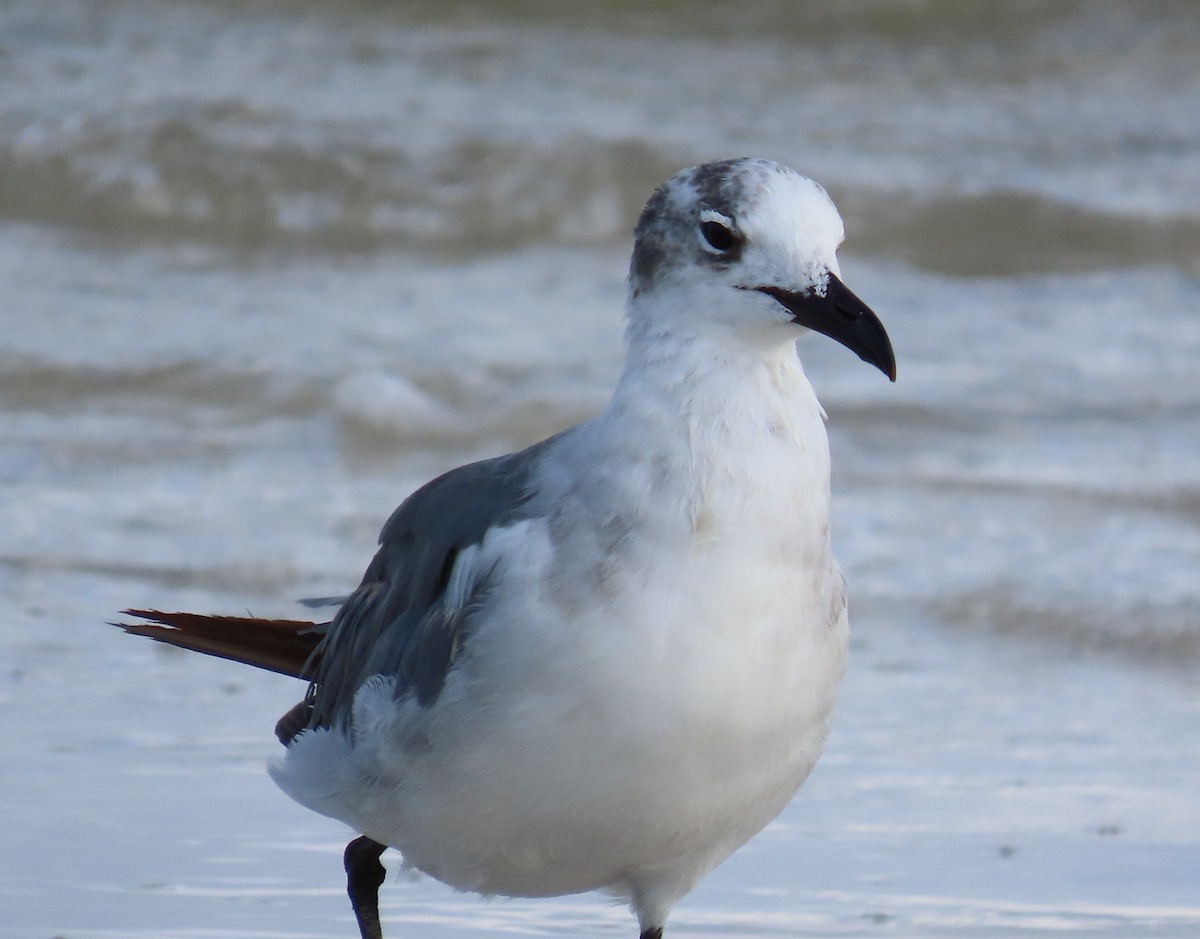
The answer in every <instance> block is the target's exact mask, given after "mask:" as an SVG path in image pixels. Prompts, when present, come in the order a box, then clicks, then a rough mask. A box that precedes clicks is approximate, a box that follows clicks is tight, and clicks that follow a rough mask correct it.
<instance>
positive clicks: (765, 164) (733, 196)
mask: <svg viewBox="0 0 1200 939" xmlns="http://www.w3.org/2000/svg"><path fill="white" fill-rule="evenodd" d="M781 172H790V171H789V170H786V169H785V168H784V167H781V166H780V165H779V164H777V163H772V162H771V161H769V160H760V159H750V158H745V157H743V158H740V159H736V160H720V161H718V162H715V163H704V164H701V165H700V166H692V167H688V168H687V169H685V170H680V171H679V172H678V173H676V174H675V175H674V176H672V177H671V178H670V179H668V180H667V181H666V182H665V183H663V184H662V185H661V186H659V187H658V189H657V190H655V192H654V195H652V196H651V197H650V200H649V201H648V202H647V203H646V207H645V208H644V209H642V214H641V217H640V218H639V219H638V223H637V228H636V229H635V230H634V245H633V259H632V261H631V263H630V268H629V278H630V281H631V283H632V284H633V289H634V291H635V292H637V291H640V290H643V289H646V288H648V287H651V286H652V285H653V284H654V283H655V281H656V280H657V279H658V277H659V276H660V274H661V273H662V272H663V271H664V270H666V269H667V268H668V267H669V266H670V264H671V263H672V261H681V260H684V259H689V260H692V261H695V262H697V263H704V264H708V265H710V266H715V267H727V266H728V265H729V264H732V263H734V262H735V261H737V259H738V254H739V252H737V251H732V252H729V253H727V254H726V255H725V256H723V257H714V256H713V255H711V254H708V253H707V252H705V251H704V249H703V248H701V247H700V243H699V241H698V240H697V226H698V224H699V220H700V212H701V211H702V210H704V209H712V210H713V211H716V212H720V213H721V214H722V215H724V216H726V217H727V218H730V219H732V220H733V222H734V224H735V225H736V223H737V219H738V216H739V215H740V214H742V213H744V212H745V210H746V209H747V208H748V207H749V206H750V205H751V204H752V203H753V201H754V200H755V198H756V197H757V193H758V191H759V190H760V189H761V186H762V181H763V179H764V178H765V177H766V176H767V175H770V174H773V173H781Z"/></svg>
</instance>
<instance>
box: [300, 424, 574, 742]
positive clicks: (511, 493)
mask: <svg viewBox="0 0 1200 939" xmlns="http://www.w3.org/2000/svg"><path fill="white" fill-rule="evenodd" d="M554 439H555V438H553V437H552V438H550V439H549V440H544V441H542V442H541V443H539V444H536V445H534V446H533V447H530V448H529V449H527V450H522V451H521V452H519V453H510V454H508V455H507V456H502V457H496V458H495V459H491V460H484V461H482V462H479V463H471V464H468V465H467V466H460V467H459V468H458V469H454V470H451V471H450V472H448V473H446V474H445V475H443V476H439V477H437V478H436V479H434V480H432V481H431V482H429V483H426V484H425V485H424V486H422V487H421V488H420V489H418V490H417V491H416V492H414V493H413V494H412V495H411V496H409V497H408V498H407V499H405V500H404V502H403V503H401V505H400V507H399V508H397V509H396V511H395V512H393V513H392V516H391V518H389V519H388V521H387V523H386V524H385V525H384V526H383V531H382V532H381V533H380V536H379V550H378V551H377V552H376V554H375V557H374V559H373V560H372V561H371V564H370V566H369V567H368V568H367V572H366V574H365V575H364V576H363V579H362V583H361V584H359V586H358V589H356V590H355V591H354V593H352V594H351V595H350V596H349V597H347V598H346V600H345V602H344V603H343V604H342V606H341V607H340V609H339V610H338V612H337V614H336V615H335V616H334V618H333V622H332V623H331V624H330V625H329V631H328V632H327V633H326V635H325V638H324V640H323V641H322V642H321V644H320V646H318V648H317V650H316V652H315V653H314V659H315V662H316V664H315V669H314V671H313V682H312V684H311V685H310V687H309V693H308V698H307V703H308V704H309V705H311V708H312V713H311V716H310V718H309V722H308V726H310V727H328V726H334V725H341V726H346V725H348V722H349V717H350V708H351V705H352V704H353V701H354V694H355V692H356V691H358V689H359V688H361V687H362V685H363V683H364V682H366V681H367V680H368V679H370V678H371V677H372V676H374V675H385V676H387V677H389V678H394V679H395V681H396V692H395V693H396V696H397V697H404V696H407V695H415V696H416V699H417V701H418V702H419V703H420V704H421V705H422V706H426V707H427V706H429V705H430V704H432V703H433V702H434V701H436V700H437V698H438V695H439V694H440V693H441V690H442V686H443V685H444V684H445V681H446V674H447V673H448V672H449V670H450V668H451V666H452V665H453V664H454V659H455V656H456V655H457V653H458V651H459V650H460V649H461V647H462V644H463V642H464V641H465V640H466V637H467V633H468V631H469V629H468V627H469V624H470V619H471V614H472V613H473V612H474V611H475V610H477V609H478V607H479V604H480V602H481V600H482V596H483V594H484V593H486V590H487V578H486V577H484V578H482V579H480V580H479V581H478V582H476V583H474V584H473V585H471V586H470V592H469V593H468V594H467V595H463V596H460V595H458V594H459V593H460V591H459V590H448V588H449V587H450V586H451V574H452V572H453V571H454V566H455V563H456V561H457V560H458V558H459V556H460V555H461V554H462V553H463V552H464V551H468V550H470V549H472V548H473V546H475V545H478V544H479V543H480V542H481V541H482V540H483V538H484V536H485V535H486V534H487V532H488V530H489V529H492V528H495V527H502V526H505V525H508V524H511V523H513V522H515V521H519V520H520V519H523V518H529V517H531V516H532V514H533V512H532V511H531V509H530V501H531V499H532V496H533V493H532V492H531V489H530V481H531V477H532V475H533V470H534V469H535V467H536V466H537V464H538V462H539V460H540V458H541V456H542V454H543V453H544V451H545V449H546V447H547V446H549V445H550V444H551V443H552V442H553V440H554Z"/></svg>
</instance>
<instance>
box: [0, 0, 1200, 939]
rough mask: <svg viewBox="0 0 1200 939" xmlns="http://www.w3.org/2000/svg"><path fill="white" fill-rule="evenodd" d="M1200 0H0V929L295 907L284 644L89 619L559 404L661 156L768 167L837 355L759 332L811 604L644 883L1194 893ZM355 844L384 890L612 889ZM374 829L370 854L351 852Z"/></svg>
mask: <svg viewBox="0 0 1200 939" xmlns="http://www.w3.org/2000/svg"><path fill="white" fill-rule="evenodd" d="M1198 50H1200V7H1197V5H1196V4H1194V3H1192V2H1190V0H1181V2H1177V3H1172V2H1134V0H1128V2H1086V3H1085V2H1067V0H1058V2H1023V0H1008V2H1005V3H986V2H972V0H847V2H842V3H838V4H825V3H816V2H786V0H776V2H770V0H755V2H744V3H739V4H693V3H685V2H682V0H680V2H671V0H660V2H649V3H631V2H619V0H606V2H596V3H590V4H570V3H555V2H550V0H544V2H539V0H513V2H494V3H483V2H479V3H471V2H454V0H449V2H414V3H387V2H383V0H376V2H368V0H359V2H354V0H349V2H339V3H333V2H317V0H309V2H305V0H272V2H267V0H249V2H232V0H230V2H220V0H212V2H202V0H192V2H185V0H53V2H45V0H4V3H3V4H2V5H0V326H2V330H0V505H2V506H3V510H2V518H3V524H2V525H0V668H2V669H3V672H2V676H0V708H2V710H3V713H4V714H5V716H6V720H5V736H6V738H7V739H8V741H9V742H8V744H6V745H5V758H4V766H3V771H2V772H0V806H3V809H2V811H3V820H2V822H0V827H2V828H3V833H4V834H3V843H4V848H3V850H0V909H2V910H3V913H2V914H0V935H2V936H6V937H9V936H11V937H20V939H51V937H63V939H85V937H90V939H99V937H105V939H114V937H150V936H154V937H163V936H171V937H206V939H212V937H231V939H232V937H285V936H286V937H292V939H295V937H347V936H350V935H353V932H354V927H353V920H352V916H351V913H350V908H349V905H348V903H347V902H346V899H345V897H344V894H343V878H342V872H341V858H340V852H341V849H342V846H343V845H344V843H345V841H346V840H347V837H348V835H347V833H346V832H345V831H344V830H343V829H342V828H341V827H340V826H339V825H337V824H335V823H333V822H330V821H327V820H325V819H322V818H320V817H318V816H315V815H312V814H310V813H308V812H306V811H305V810H303V809H301V808H300V807H299V806H296V805H294V804H292V803H291V802H289V801H288V800H287V799H286V798H285V797H284V796H283V795H282V794H280V793H278V792H276V791H275V790H274V788H273V786H272V784H271V783H270V781H269V780H268V779H267V777H266V775H265V773H264V772H263V764H264V762H265V761H266V759H267V758H268V757H269V756H270V755H271V754H272V753H273V752H274V751H275V749H276V747H277V744H276V742H275V740H274V738H273V736H272V734H271V728H272V726H273V723H274V721H275V719H276V718H277V717H278V716H279V714H281V713H282V712H283V711H284V710H285V709H286V708H287V707H289V706H290V705H291V704H293V703H294V702H295V701H296V700H299V697H300V695H301V694H302V693H303V687H302V686H301V685H300V684H299V683H298V682H294V681H291V680H288V679H283V678H279V677H277V676H270V675H266V674H263V673H254V672H251V671H250V670H248V669H243V668H241V667H239V666H235V665H232V664H228V663H223V662H217V661H214V660H210V659H205V658H201V657H198V656H189V655H185V654H182V653H178V652H176V650H172V649H166V648H163V647H160V646H157V645H155V644H152V643H148V642H144V641H141V640H134V639H131V638H127V637H124V636H122V635H121V634H120V633H118V632H117V631H116V630H114V629H111V628H109V627H107V626H105V625H104V623H105V621H106V620H111V619H114V618H116V617H117V611H119V610H120V609H121V608H123V607H126V606H148V607H159V608H165V609H189V610H196V611H201V612H227V613H241V612H244V611H247V610H249V611H251V612H253V613H254V614H256V615H263V616H270V615H281V616H290V617H296V616H300V615H303V611H302V610H301V609H300V608H298V607H296V606H295V605H294V603H293V601H294V599H295V598H297V597H306V596H320V595H326V594H337V593H341V592H344V591H345V590H347V589H348V588H349V587H351V586H353V585H354V584H355V583H356V582H357V580H358V578H359V576H360V575H361V572H362V570H363V569H364V567H365V565H366V563H367V561H368V560H369V558H370V556H371V554H372V551H373V546H374V541H375V536H376V534H377V532H378V529H379V527H380V525H381V523H382V521H383V520H384V519H385V518H386V517H387V515H388V513H389V512H390V511H391V509H392V507H393V506H394V505H396V504H397V503H398V502H399V501H400V500H401V499H402V498H403V497H404V496H405V495H407V494H408V493H409V492H410V491H411V490H412V489H413V488H415V487H416V485H418V484H419V483H420V482H422V481H424V480H425V479H427V478H428V477H430V476H431V475H433V474H434V473H436V472H439V471H441V470H444V469H446V468H449V467H450V466H452V465H455V464H457V463H460V462H463V461H465V460H468V459H473V458H480V457H484V456H489V455H493V454H496V453H499V452H503V451H505V450H508V449H512V448H514V447H518V446H522V445H524V444H527V443H529V442H532V441H533V440H535V439H538V438H539V437H541V436H543V435H545V434H548V433H550V432H552V431H555V430H558V429H561V428H562V427H565V426H567V425H569V424H571V423H574V422H576V421H578V420H581V419H583V418H586V417H588V416H590V415H592V414H594V413H596V412H597V411H598V410H599V409H600V408H602V407H603V405H604V403H605V401H606V398H607V395H608V393H609V390H610V389H611V386H612V384H613V382H614V381H615V378H616V375H617V372H618V368H619V364H620V356H621V309H622V303H623V299H624V276H625V269H626V264H627V258H628V251H629V247H630V233H631V229H632V226H633V223H634V220H635V218H636V215H637V212H638V210H639V208H640V206H641V204H642V202H643V201H644V200H645V199H646V197H647V196H648V195H649V193H650V192H651V191H652V189H653V187H654V186H655V185H657V183H659V182H660V181H661V180H663V179H664V178H666V177H667V176H668V175H670V174H671V173H672V172H674V171H675V170H676V169H678V168H680V167H682V166H685V165H688V164H691V163H696V162H700V161H704V160H708V159H712V158H717V157H728V156H741V155H760V156H767V157H772V158H775V159H778V160H781V161H783V162H785V163H788V164H790V165H792V166H794V167H796V168H797V169H799V170H800V171H802V172H804V173H807V174H808V175H811V176H813V177H815V178H816V179H818V180H819V181H821V182H822V183H823V184H824V185H825V186H826V187H827V188H828V190H829V191H830V193H831V195H832V196H833V198H834V200H835V202H837V204H838V205H839V207H840V208H841V210H842V213H843V215H844V217H845V219H846V229H847V234H848V237H847V242H846V245H845V247H844V249H843V252H842V268H843V274H844V279H845V280H846V282H847V283H848V284H849V285H850V286H851V287H852V289H853V290H855V292H857V293H858V294H859V295H860V296H862V297H863V298H864V299H866V300H867V301H868V302H869V303H870V304H871V305H872V306H873V307H874V308H875V310H876V311H877V312H878V313H879V314H880V316H881V317H882V319H883V320H884V322H885V323H886V324H887V327H888V329H889V331H890V332H891V335H892V337H893V340H894V343H895V347H896V353H897V359H898V361H899V375H900V379H899V382H898V383H897V384H896V385H895V386H891V385H889V384H888V383H887V382H886V381H885V380H883V379H882V378H881V376H880V375H879V374H878V373H877V372H876V371H874V370H873V369H871V368H868V367H866V366H864V365H863V364H862V363H860V362H858V361H857V359H855V358H854V356H853V355H851V354H850V353H848V352H847V351H846V350H844V349H842V348H841V347H839V346H837V345H836V344H834V343H832V342H827V341H816V340H814V341H811V342H806V343H803V344H802V346H801V354H802V356H803V358H804V361H805V365H806V368H807V369H808V371H809V374H810V376H811V377H812V379H813V382H814V384H815V386H816V387H817V390H818V393H819V394H820V396H821V398H822V400H823V402H824V404H825V406H826V408H827V410H828V412H829V415H830V425H829V426H830V434H831V441H832V447H833V451H834V453H833V456H834V490H835V514H836V529H835V542H836V547H837V550H838V554H839V557H840V559H841V561H842V564H843V567H844V569H845V571H846V574H847V577H848V580H849V582H850V589H851V598H852V599H851V618H852V622H853V628H854V634H855V639H854V650H853V661H852V665H851V671H850V674H849V676H848V678H847V682H846V686H845V689H844V692H843V698H842V703H841V705H840V709H839V712H838V715H837V719H836V721H835V728H834V733H833V736H832V738H831V740H830V743H829V748H828V751H827V754H826V757H825V759H824V760H823V762H822V763H821V764H820V765H819V766H818V768H817V771H816V772H815V774H814V775H813V777H812V779H811V781H810V782H809V784H808V785H807V786H806V787H805V789H804V790H803V791H802V793H801V795H800V796H799V797H798V798H797V800H796V802H795V803H794V804H793V805H792V806H791V807H790V808H789V809H788V811H787V812H785V813H784V815H783V816H782V817H781V819H780V820H779V821H778V822H777V823H775V824H774V825H772V826H771V827H770V828H769V829H768V830H767V831H766V832H765V833H764V834H763V835H762V836H760V837H759V838H758V839H756V840H755V841H754V842H752V843H751V844H750V845H749V846H748V847H747V848H745V849H744V850H743V851H742V852H740V853H739V854H738V855H736V856H735V857H734V858H733V859H731V860H730V861H729V862H728V863H727V864H726V865H724V866H723V867H722V868H720V869H719V870H718V871H717V872H716V873H714V874H713V875H712V876H711V877H710V878H708V880H706V881H705V882H704V883H702V884H701V886H700V887H699V888H698V889H697V890H696V891H695V892H694V893H693V894H692V895H691V896H690V897H689V898H688V899H687V900H685V901H684V903H683V904H681V906H680V907H679V908H678V910H677V911H676V914H675V916H674V917H673V919H672V927H673V928H672V930H671V935H672V936H673V937H675V939H685V937H700V936H736V937H743V939H748V937H791V936H800V935H805V936H854V937H859V936H863V937H866V936H881V937H917V936H920V937H956V936H964V937H967V936H969V937H980V936H983V937H991V936H997V937H999V936H1003V937H1010V936H1013V937H1043V936H1044V937H1049V936H1059V935H1061V934H1063V933H1070V934H1071V935H1077V936H1089V937H1091V936H1097V937H1099V936H1103V937H1128V936H1131V935H1135V934H1136V935H1139V936H1163V937H1166V936H1170V937H1176V936H1177V937H1185V936H1187V937H1192V936H1195V935H1197V934H1200V889H1198V888H1197V881H1196V872H1197V870H1200V799H1197V792H1200V678H1198V677H1197V667H1198V666H1200V578H1198V577H1197V573H1198V571H1200V433H1198V432H1200V374H1198V369H1197V363H1198V362H1200V65H1198V64H1197V63H1198V62H1200V53H1198ZM386 859H387V860H388V861H389V863H390V865H391V867H392V870H393V875H392V876H391V877H390V879H389V883H388V884H387V885H386V886H385V888H384V890H383V894H382V897H381V899H382V903H383V912H384V919H385V922H386V924H387V926H388V934H389V935H390V936H393V937H396V936H409V937H415V936H428V937H433V939H451V937H458V939H466V937H476V936H481V935H491V934H503V935H513V936H551V937H554V936H560V937H566V936H571V937H592V936H595V937H606V936H611V937H619V936H626V937H628V936H631V935H632V931H633V924H632V920H631V919H630V918H629V916H628V913H627V912H626V911H624V910H623V909H620V908H619V907H616V906H614V905H613V904H612V903H610V902H609V901H607V900H605V899H604V898H602V897H598V896H585V897H577V898H566V899H562V900H543V901H491V902H488V901H482V900H479V899H478V898H475V897H471V896H460V895H456V894H453V893H452V892H451V891H449V890H448V889H446V888H443V887H442V886H440V885H439V884H436V883H435V882H433V881H430V880H427V879H422V880H415V879H410V878H408V877H406V876H405V875H397V874H396V873H395V871H396V870H397V869H398V868H399V864H398V863H397V861H398V859H397V858H395V857H394V856H392V855H388V856H387V857H386ZM398 881H399V883H398Z"/></svg>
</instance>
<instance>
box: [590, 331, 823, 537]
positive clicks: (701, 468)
mask: <svg viewBox="0 0 1200 939" xmlns="http://www.w3.org/2000/svg"><path fill="white" fill-rule="evenodd" d="M758 339H759V340H760V341H758V342H757V343H751V342H743V341H738V340H737V339H736V338H734V337H731V336H729V335H713V334H710V333H705V332H704V331H703V330H689V331H686V332H683V331H671V330H663V331H658V332H656V333H654V334H649V333H647V332H646V331H638V330H630V332H629V335H628V349H627V355H626V361H625V368H624V370H623V372H622V375H621V380H620V382H619V383H618V385H617V388H616V391H615V392H614V394H613V397H612V400H611V402H610V403H609V406H608V408H607V410H606V411H605V412H604V414H603V415H602V416H601V417H600V418H599V420H598V421H597V422H596V424H595V427H594V429H595V431H596V432H597V433H596V435H595V436H594V437H593V442H594V443H596V444H599V445H600V447H601V448H603V452H604V455H605V459H606V460H608V461H611V463H610V465H612V466H616V465H623V466H625V467H627V468H628V469H627V471H626V472H625V473H623V474H622V478H623V487H638V488H640V490H641V491H640V492H627V493H626V495H627V497H628V498H632V499H635V500H637V501H639V502H642V501H644V500H648V501H649V502H652V503H656V504H657V505H658V506H659V509H660V510H661V511H663V512H665V513H666V514H668V515H674V516H675V517H679V516H680V515H682V516H684V517H690V518H691V519H692V520H693V522H695V520H696V519H697V518H699V517H701V516H705V515H708V516H711V517H712V518H714V519H718V520H719V519H721V518H723V519H725V521H727V522H728V523H729V524H737V523H738V521H739V517H741V518H743V519H745V520H747V521H748V520H749V519H751V518H753V519H755V520H756V522H761V523H762V524H763V525H767V526H771V527H774V526H776V525H779V526H783V527H791V526H792V525H793V524H798V523H797V522H796V519H795V518H794V517H793V516H792V515H791V514H789V506H790V505H791V504H792V503H793V502H794V501H796V500H801V501H803V503H804V509H803V511H804V513H805V519H806V522H805V524H812V525H815V527H816V529H817V530H821V529H823V528H824V527H825V525H826V523H827V517H828V502H829V448H828V442H827V439H826V436H825V427H824V414H823V412H822V411H821V406H820V404H819V403H818V401H817V398H816V395H815V394H814V392H813V389H812V386H811V385H810V384H809V381H808V379H807V377H806V376H805V374H804V369H803V368H802V367H801V364H800V360H799V358H798V356H797V354H796V348H795V341H794V340H793V339H791V338H790V334H789V333H788V332H786V331H783V330H780V332H779V334H778V338H777V340H776V341H774V342H771V341H761V340H762V339H763V337H761V336H760V337H758ZM773 513H775V514H777V516H778V517H777V518H774V517H772V514H773Z"/></svg>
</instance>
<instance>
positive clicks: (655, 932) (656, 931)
mask: <svg viewBox="0 0 1200 939" xmlns="http://www.w3.org/2000/svg"><path fill="white" fill-rule="evenodd" d="M638 939H662V927H661V926H655V927H654V928H653V929H647V930H646V931H645V932H644V933H642V934H641V935H640V936H638Z"/></svg>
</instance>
